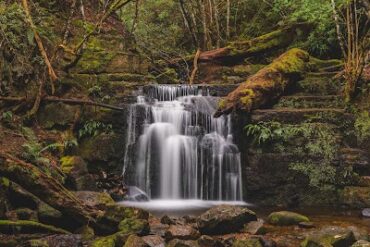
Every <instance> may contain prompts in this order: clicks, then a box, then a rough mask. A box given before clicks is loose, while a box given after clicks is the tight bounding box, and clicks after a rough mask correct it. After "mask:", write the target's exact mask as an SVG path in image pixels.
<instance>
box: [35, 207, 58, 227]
mask: <svg viewBox="0 0 370 247" xmlns="http://www.w3.org/2000/svg"><path fill="white" fill-rule="evenodd" d="M37 215H38V218H39V220H40V221H41V222H43V223H47V224H51V223H55V222H59V221H60V220H61V219H62V218H63V215H62V213H61V212H60V211H58V210H56V209H54V208H53V207H51V206H49V205H48V204H46V203H44V202H40V203H39V205H38V209H37Z"/></svg>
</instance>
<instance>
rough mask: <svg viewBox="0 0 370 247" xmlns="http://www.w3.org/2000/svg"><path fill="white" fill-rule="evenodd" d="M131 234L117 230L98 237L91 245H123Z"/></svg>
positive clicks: (110, 246)
mask: <svg viewBox="0 0 370 247" xmlns="http://www.w3.org/2000/svg"><path fill="white" fill-rule="evenodd" d="M129 236H130V235H128V234H125V233H122V232H117V233H115V234H113V235H109V236H106V237H102V238H98V239H96V240H94V241H93V242H92V243H91V247H115V246H123V245H124V243H125V242H126V241H127V239H128V237H129Z"/></svg>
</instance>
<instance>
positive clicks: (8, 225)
mask: <svg viewBox="0 0 370 247" xmlns="http://www.w3.org/2000/svg"><path fill="white" fill-rule="evenodd" d="M14 227H16V228H17V229H18V230H19V231H20V232H24V231H25V232H48V233H56V234H71V233H70V232H68V231H66V230H64V229H60V228H56V227H54V226H50V225H45V224H42V223H38V222H34V221H28V220H17V221H10V220H0V232H9V230H10V231H11V229H14Z"/></svg>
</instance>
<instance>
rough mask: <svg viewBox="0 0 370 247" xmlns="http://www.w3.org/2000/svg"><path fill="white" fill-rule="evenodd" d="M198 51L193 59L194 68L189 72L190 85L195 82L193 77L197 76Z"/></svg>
mask: <svg viewBox="0 0 370 247" xmlns="http://www.w3.org/2000/svg"><path fill="white" fill-rule="evenodd" d="M200 52H201V51H200V49H198V50H197V52H196V54H195V57H194V63H193V64H194V66H193V67H194V68H193V71H192V72H191V76H190V79H189V84H190V85H192V84H193V82H194V80H195V76H196V75H197V72H198V59H199V55H200Z"/></svg>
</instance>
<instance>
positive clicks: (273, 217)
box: [268, 211, 310, 226]
mask: <svg viewBox="0 0 370 247" xmlns="http://www.w3.org/2000/svg"><path fill="white" fill-rule="evenodd" d="M309 221H310V220H309V218H308V217H306V216H304V215H301V214H297V213H293V212H288V211H280V212H274V213H271V214H270V215H269V216H268V222H269V223H270V224H273V225H279V226H289V225H297V224H298V223H300V222H309Z"/></svg>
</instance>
